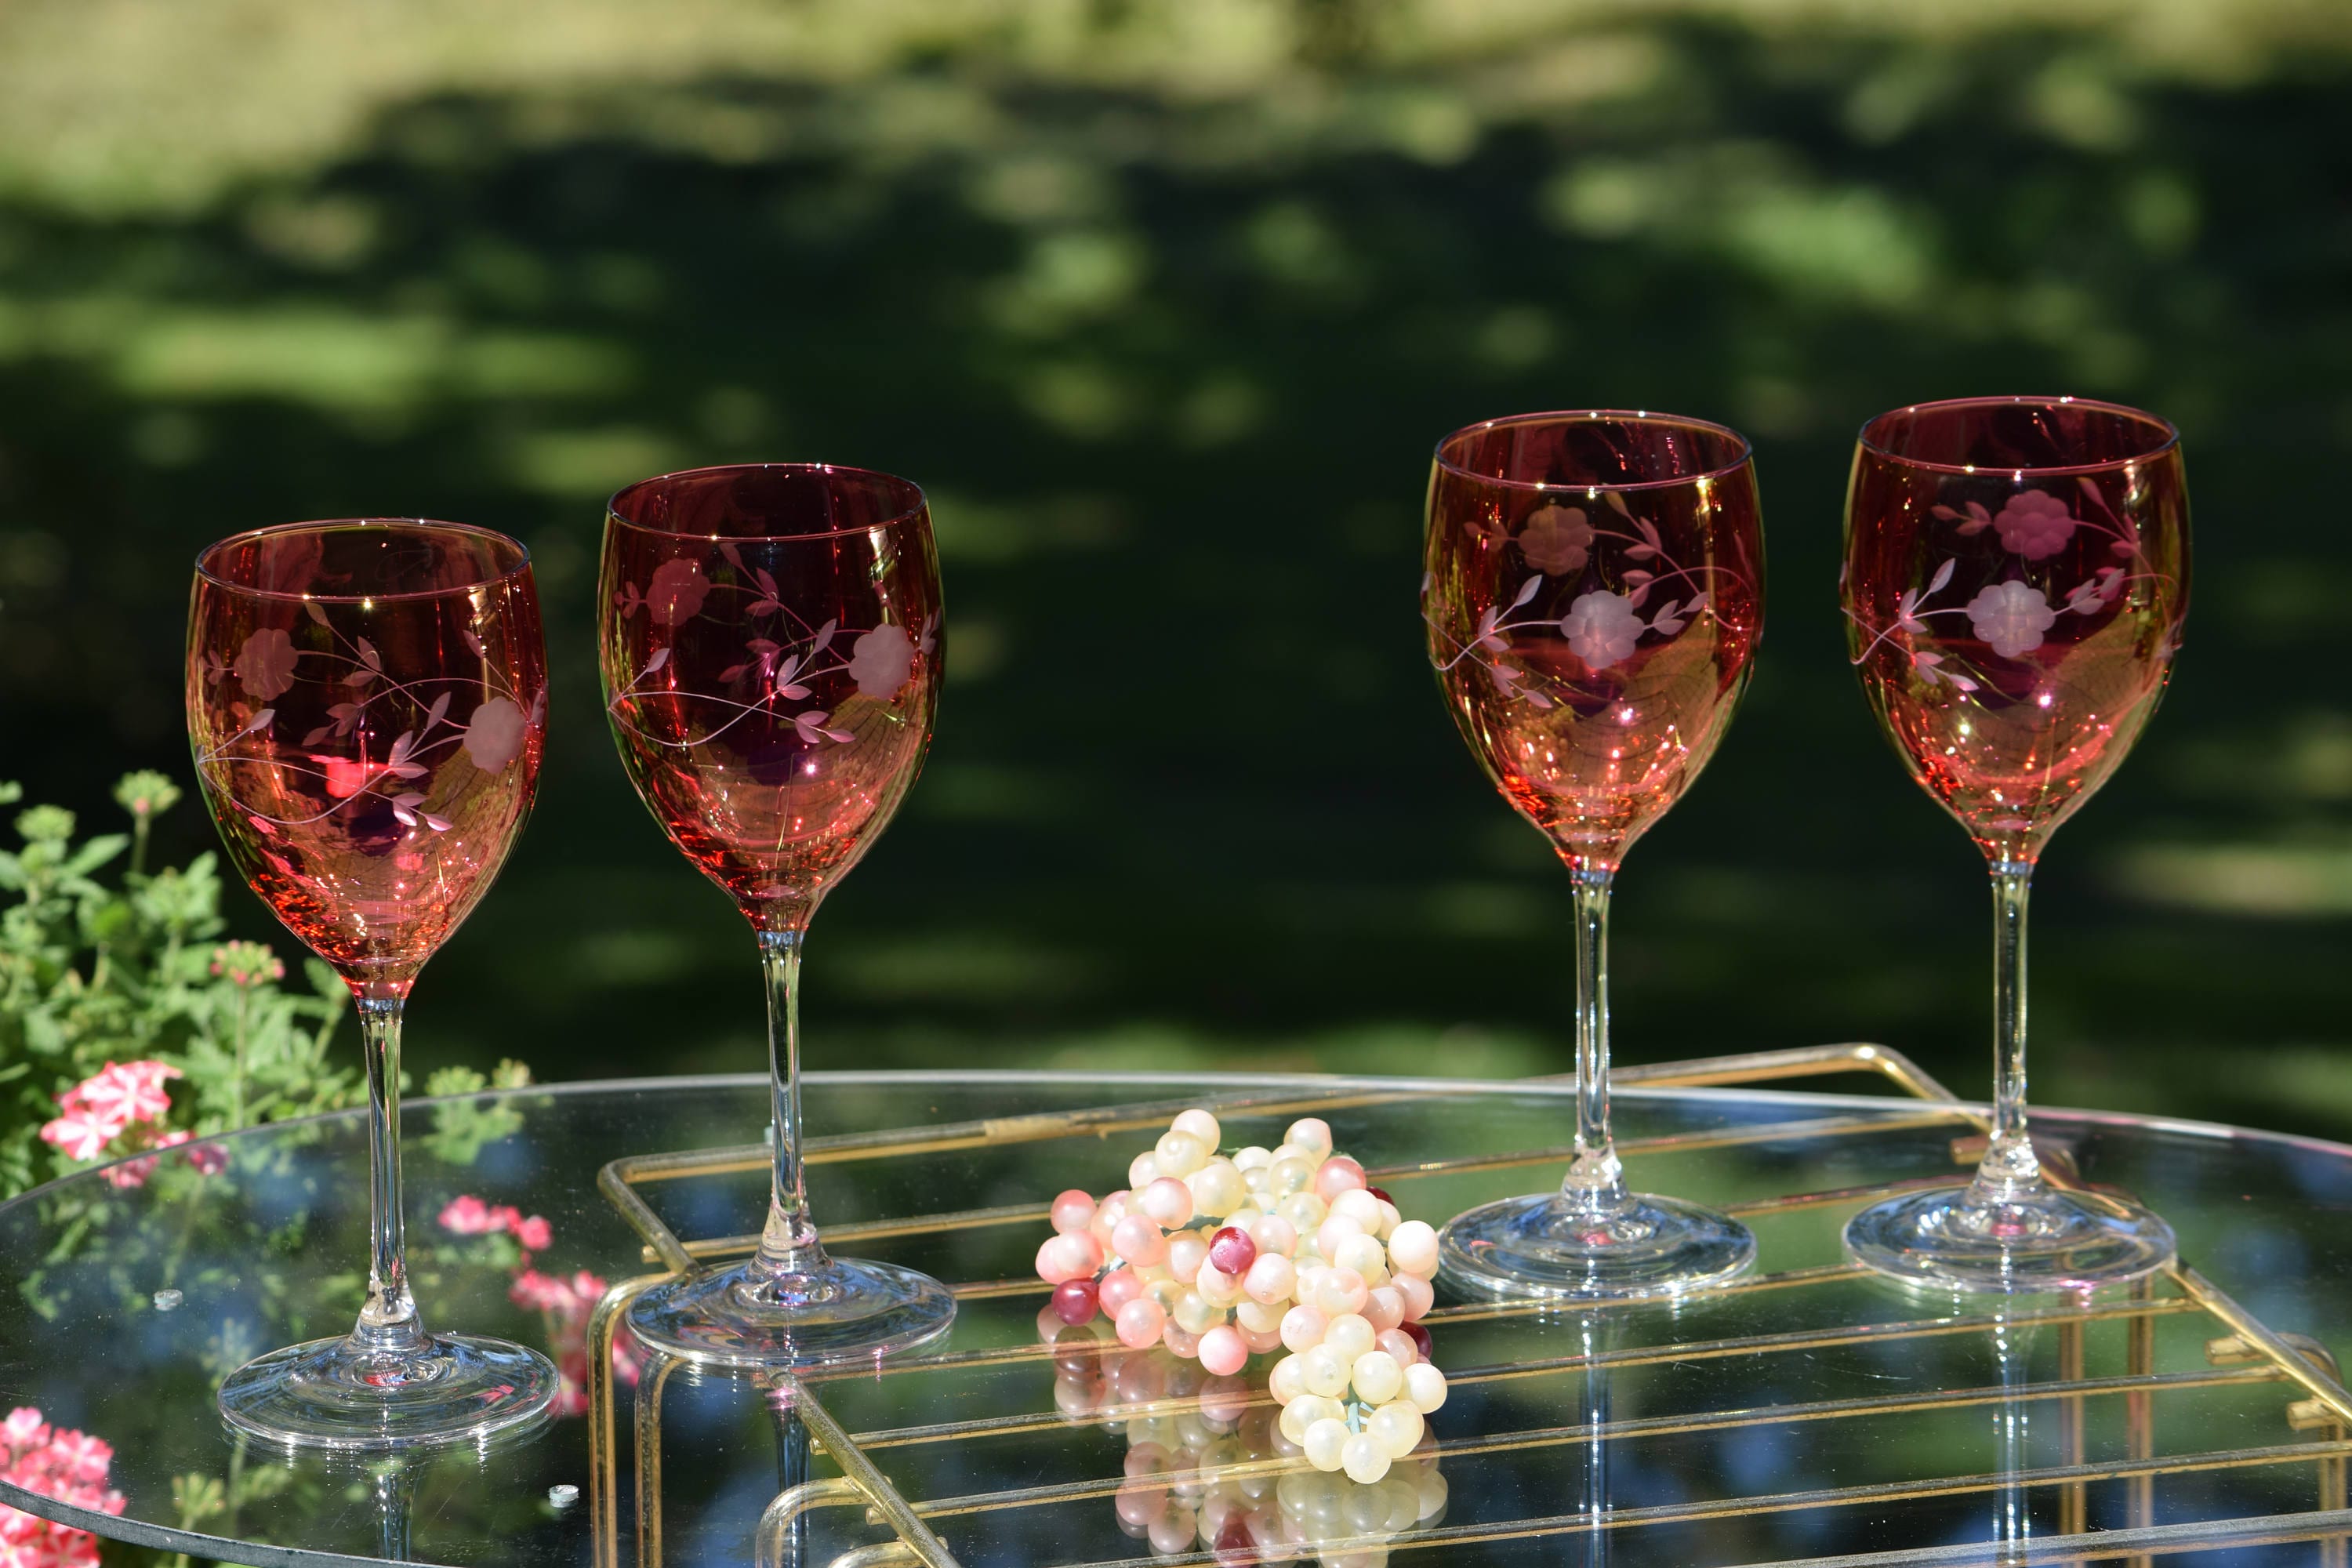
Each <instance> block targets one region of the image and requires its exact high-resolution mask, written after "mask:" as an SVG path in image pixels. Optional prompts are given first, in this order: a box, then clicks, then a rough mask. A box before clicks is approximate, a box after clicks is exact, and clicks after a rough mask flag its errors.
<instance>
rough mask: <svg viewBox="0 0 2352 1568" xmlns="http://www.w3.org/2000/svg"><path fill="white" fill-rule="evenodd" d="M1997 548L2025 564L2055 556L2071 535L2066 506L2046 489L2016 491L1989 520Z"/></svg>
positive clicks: (2071, 518) (2071, 522) (2071, 523)
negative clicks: (2016, 555)
mask: <svg viewBox="0 0 2352 1568" xmlns="http://www.w3.org/2000/svg"><path fill="white" fill-rule="evenodd" d="M1992 525H1993V528H1994V529H1995V530H1996V531H1998V532H1999V533H2000V542H2001V547H2002V548H2003V549H2006V550H2014V551H2016V552H2018V553H2019V554H2020V555H2022V556H2024V557H2025V558H2026V559H2027V560H2028V561H2039V560H2041V559H2042V557H2044V556H2047V555H2055V554H2057V553H2058V552H2060V551H2061V550H2063V549H2065V548H2066V541H2067V540H2069V539H2071V538H2073V537H2074V513H2073V512H2071V511H2068V510H2066V503H2065V502H2064V501H2062V500H2059V499H2058V498H2057V497H2056V496H2053V495H2052V494H2050V493H2049V492H2048V491H2046V490H2020V491H2018V492H2017V494H2015V495H2013V496H2011V497H2010V498H2009V504H2008V505H2007V506H2005V507H2002V508H2001V509H2000V514H1999V515H1998V516H1996V517H1995V518H1994V519H1993V520H1992Z"/></svg>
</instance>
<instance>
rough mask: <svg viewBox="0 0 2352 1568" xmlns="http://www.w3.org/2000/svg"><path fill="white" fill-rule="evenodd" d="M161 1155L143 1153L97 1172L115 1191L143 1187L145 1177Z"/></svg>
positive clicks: (150, 1172) (152, 1169)
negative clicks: (134, 1158) (133, 1158)
mask: <svg viewBox="0 0 2352 1568" xmlns="http://www.w3.org/2000/svg"><path fill="white" fill-rule="evenodd" d="M159 1158H161V1156H159V1155H155V1154H143V1155H142V1156H140V1157H139V1158H138V1159H136V1160H125V1161H123V1162H122V1163H121V1164H119V1165H109V1166H108V1167H107V1168H106V1169H105V1170H103V1171H100V1173H99V1174H100V1176H103V1177H104V1178H105V1179H106V1184H107V1185H108V1186H110V1187H112V1188H114V1189H115V1190H116V1191H117V1192H121V1191H124V1190H126V1189H128V1188H131V1187H143V1186H145V1185H146V1184H147V1178H148V1177H149V1176H150V1175H151V1174H152V1173H154V1170H155V1162H156V1161H157V1160H158V1159H159Z"/></svg>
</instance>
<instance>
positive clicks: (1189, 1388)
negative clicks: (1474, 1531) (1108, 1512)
mask: <svg viewBox="0 0 2352 1568" xmlns="http://www.w3.org/2000/svg"><path fill="white" fill-rule="evenodd" d="M1100 1330H1101V1325H1099V1324H1097V1325H1090V1326H1089V1327H1087V1328H1082V1329H1076V1330H1064V1331H1063V1333H1064V1336H1065V1338H1064V1341H1063V1351H1064V1352H1065V1353H1063V1354H1060V1355H1057V1356H1056V1358H1055V1361H1056V1371H1055V1385H1054V1403H1055V1406H1056V1408H1058V1409H1059V1410H1060V1412H1061V1413H1062V1415H1063V1418H1064V1419H1065V1420H1067V1421H1070V1422H1073V1423H1085V1424H1088V1425H1092V1424H1095V1423H1101V1424H1102V1425H1104V1426H1108V1427H1109V1428H1110V1429H1111V1430H1113V1431H1116V1432H1120V1433H1123V1434H1124V1435H1125V1436H1126V1438H1127V1443H1128V1451H1127V1458H1126V1465H1125V1468H1124V1473H1123V1474H1122V1476H1121V1477H1120V1479H1119V1483H1118V1496H1117V1498H1116V1499H1115V1500H1114V1505H1113V1506H1114V1507H1115V1508H1116V1509H1117V1510H1118V1524H1119V1528H1120V1529H1121V1530H1122V1531H1126V1532H1127V1533H1128V1534H1129V1535H1130V1536H1133V1537H1135V1538H1137V1539H1139V1540H1145V1541H1149V1542H1150V1545H1151V1549H1152V1551H1153V1552H1156V1553H1158V1554H1159V1555H1161V1556H1167V1557H1174V1556H1181V1555H1183V1554H1186V1553H1188V1552H1207V1553H1210V1554H1213V1557H1214V1560H1215V1561H1216V1562H1217V1563H1219V1564H1223V1565H1230V1568H1244V1565H1247V1568H1274V1565H1276V1564H1284V1563H1320V1564H1322V1565H1323V1568H1375V1565H1376V1564H1378V1563H1381V1562H1382V1561H1383V1560H1384V1559H1385V1557H1386V1552H1385V1550H1384V1548H1385V1546H1386V1544H1387V1542H1389V1541H1390V1540H1391V1539H1392V1538H1394V1537H1395V1536H1397V1535H1400V1534H1402V1533H1403V1532H1404V1531H1409V1530H1416V1529H1427V1528H1428V1527H1430V1526H1431V1525H1433V1524H1435V1523H1436V1522H1437V1521H1439V1520H1440V1519H1441V1518H1443V1517H1444V1511H1445V1504H1446V1491H1447V1489H1446V1484H1445V1479H1444V1476H1443V1475H1441V1474H1440V1473H1439V1470H1438V1453H1437V1445H1436V1443H1435V1441H1434V1440H1433V1439H1432V1438H1430V1437H1428V1436H1423V1438H1422V1440H1421V1443H1420V1445H1419V1447H1417V1448H1415V1449H1414V1450H1413V1451H1412V1452H1411V1453H1410V1454H1408V1455H1407V1456H1406V1457H1405V1458H1402V1460H1400V1461H1399V1462H1398V1463H1397V1465H1396V1467H1395V1468H1393V1469H1391V1471H1389V1473H1388V1474H1387V1475H1386V1476H1385V1477H1384V1478H1383V1479H1381V1481H1379V1482H1377V1483H1375V1484H1372V1485H1358V1484H1356V1483H1355V1482H1353V1481H1351V1480H1349V1479H1348V1478H1346V1477H1345V1476H1340V1475H1318V1474H1317V1473H1315V1472H1314V1471H1312V1470H1309V1469H1306V1468H1303V1467H1300V1466H1298V1464H1297V1458H1298V1455H1299V1447H1298V1445H1297V1443H1295V1442H1293V1441H1291V1440H1290V1439H1289V1438H1287V1437H1286V1436H1284V1435H1283V1432H1282V1430H1281V1428H1280V1427H1279V1426H1277V1425H1276V1420H1275V1415H1274V1412H1273V1410H1271V1409H1270V1408H1268V1407H1267V1405H1265V1404H1264V1403H1263V1395H1264V1392H1265V1385H1264V1383H1263V1380H1260V1381H1258V1382H1257V1383H1256V1384H1255V1385H1253V1384H1250V1383H1245V1382H1244V1381H1243V1380H1242V1379H1239V1378H1233V1377H1217V1376H1213V1375H1210V1374H1209V1373H1206V1372H1205V1371H1204V1370H1203V1369H1202V1367H1201V1366H1200V1364H1199V1363H1196V1362H1186V1361H1179V1360H1176V1359H1175V1358H1174V1357H1172V1356H1169V1355H1166V1354H1164V1353H1163V1352H1160V1350H1159V1349H1157V1348H1154V1349H1152V1350H1149V1351H1130V1350H1127V1349H1124V1348H1122V1347H1119V1346H1117V1345H1115V1344H1114V1345H1102V1344H1098V1343H1097V1342H1095V1341H1094V1340H1093V1339H1092V1338H1090V1337H1087V1336H1091V1335H1092V1334H1096V1333H1099V1332H1100ZM1074 1340H1076V1341H1079V1342H1076V1343H1074V1342H1073V1341H1074Z"/></svg>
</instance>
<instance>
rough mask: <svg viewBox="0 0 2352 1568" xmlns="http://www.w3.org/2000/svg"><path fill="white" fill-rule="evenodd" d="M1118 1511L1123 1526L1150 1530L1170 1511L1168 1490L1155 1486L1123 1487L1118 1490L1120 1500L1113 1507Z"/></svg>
mask: <svg viewBox="0 0 2352 1568" xmlns="http://www.w3.org/2000/svg"><path fill="white" fill-rule="evenodd" d="M1111 1506H1112V1507H1113V1508H1115V1509H1117V1510H1118V1520H1119V1522H1120V1523H1121V1524H1127V1525H1132V1526H1133V1527H1134V1528H1136V1529H1138V1530H1148V1529H1150V1527H1151V1523H1152V1521H1154V1520H1156V1519H1158V1518H1159V1517H1160V1515H1161V1514H1163V1513H1166V1512H1167V1511H1168V1489H1167V1488H1166V1487H1154V1486H1134V1485H1129V1486H1123V1487H1121V1488H1119V1489H1118V1501H1117V1502H1116V1503H1114V1504H1112V1505H1111Z"/></svg>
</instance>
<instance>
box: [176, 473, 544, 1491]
mask: <svg viewBox="0 0 2352 1568" xmlns="http://www.w3.org/2000/svg"><path fill="white" fill-rule="evenodd" d="M187 710H188V738H189V741H190V743H191V744H192V745H193V746H194V751H195V759H196V778H197V781H198V783H199V784H200V785H201V786H202V788H203V791H204V797H205V805H207V806H209V807H210V808H211V810H212V815H213V821H214V822H215V824H216V825H217V826H219V828H220V835H221V838H222V840H223V841H224V842H225V843H226V845H227V846H228V854H229V858H230V860H231V861H233V862H234V863H235V864H236V868H237V869H238V870H239V871H240V872H242V873H243V874H244V877H245V879H246V881H247V883H249V884H250V885H251V886H252V888H253V890H254V892H255V893H256V894H257V895H259V897H260V899H261V900H262V901H263V902H264V903H266V904H268V906H269V907H270V909H271V910H273V911H275V913H276V914H277V916H278V919H279V920H281V921H285V922H286V927H287V929H288V930H289V931H292V932H293V933H294V934H295V935H296V936H298V937H299V938H301V939H302V942H304V944H305V945H307V946H308V947H310V950H311V951H312V952H316V953H317V954H318V955H319V956H320V958H322V959H324V960H325V961H326V962H327V963H330V964H331V965H332V966H333V967H334V970H335V972H336V973H338V974H341V976H342V977H343V979H344V981H345V983H347V984H349V985H350V986H351V988H352V995H353V996H354V997H355V998H356V999H357V1001H358V1005H359V1016H360V1035H361V1042H362V1046H363V1047H364V1048H365V1051H366V1056H367V1079H368V1109H369V1118H370V1121H369V1128H370V1154H371V1159H370V1164H369V1174H370V1191H369V1197H370V1203H371V1206H372V1211H373V1215H372V1226H371V1232H372V1237H373V1247H372V1250H371V1252H370V1256H369V1260H368V1292H367V1304H366V1305H365V1306H364V1307H362V1309H361V1310H360V1317H359V1322H358V1325H357V1326H356V1327H354V1328H353V1329H352V1331H351V1332H350V1333H349V1334H347V1335H345V1336H343V1337H342V1338H341V1339H332V1340H319V1341H314V1342H310V1343H309V1344H299V1345H295V1346H292V1347H290V1348H289V1349H286V1350H280V1351H275V1352H271V1353H269V1354H268V1355H265V1356H263V1357H261V1358H260V1359H259V1360H257V1361H254V1362H250V1363H247V1364H246V1365H245V1366H243V1367H240V1368H239V1369H238V1370H236V1372H234V1373H230V1374H229V1376H228V1378H227V1379H226V1381H225V1382H224V1383H223V1384H221V1389H220V1408H221V1413H222V1415H225V1416H226V1418H227V1419H228V1421H229V1422H230V1424H231V1425H233V1426H237V1427H240V1428H242V1429H244V1430H246V1431H248V1432H252V1433H256V1434H257V1435H259V1436H265V1437H268V1438H272V1439H274V1440H277V1441H279V1442H284V1443H294V1444H306V1445H308V1444H318V1445H325V1446H328V1447H347V1448H350V1447H367V1448H377V1447H407V1446H415V1445H422V1444H428V1443H446V1442H452V1441H457V1440H460V1439H467V1440H471V1439H478V1438H480V1437H483V1436H487V1435H488V1434H490V1433H492V1432H496V1431H499V1430H501V1429H503V1428H506V1427H509V1426H516V1425H518V1424H520V1423H522V1422H525V1421H529V1420H530V1419H532V1418H534V1417H536V1416H538V1415H540V1414H541V1413H542V1412H543V1411H545V1410H546V1408H547V1405H548V1402H549V1400H550V1399H551V1398H552V1397H553V1395H554V1393H555V1387H556V1375H555V1369H554V1368H553V1367H552V1366H551V1365H549V1364H548V1363H547V1360H546V1358H545V1357H543V1356H541V1355H538V1354H536V1353H534V1352H530V1351H528V1350H525V1349H523V1348H521V1347H520V1346H518V1345H511V1344H508V1343H506V1342H503V1341H499V1340H491V1339H482V1338H478V1337H477V1336H474V1335H470V1334H448V1333H429V1332H427V1331H426V1330H425V1324H424V1321H423V1319H422V1317H421V1316H420V1315H419V1313H418V1310H417V1307H416V1302H415V1298H414V1297H413V1296H412V1295H411V1293H410V1290H409V1281H408V1268H407V1262H406V1258H405V1257H404V1251H403V1245H402V1226H401V1205H400V1026H401V1015H402V1011H403V1009H404V1006H405V1005H406V1004H407V1000H408V993H409V989H410V987H411V986H413V985H414V984H415V982H416V975H417V972H418V971H419V970H421V969H423V968H424V966H425V960H426V959H428V958H430V957H432V956H433V954H434V952H436V950H437V949H438V948H439V947H440V946H441V944H442V942H445V941H446V940H447V939H448V936H449V933H450V932H451V931H455V930H457V924H458V922H459V921H463V920H464V919H465V918H466V916H467V914H468V913H469V912H471V911H472V910H473V908H474V906H475V904H477V903H478V902H479V901H480V900H481V897H482V895H483V894H484V893H485V892H487V891H488V889H489V886H490V882H491V879H493V878H495V877H496V876H497V875H498V870H499V866H500V865H501V864H503V863H504V861H505V860H506V858H507V852H508V851H509V849H511V848H513V847H514V842H515V839H516V838H517V837H519V836H520V834H521V832H522V825H523V820H524V818H525V817H527V816H530V805H531V797H532V795H533V792H534V791H535V790H536V788H537V786H538V781H539V763H540V753H541V744H542V740H543V737H544V735H545V732H546V721H547V655H546V651H545V648H544V647H543V645H542V643H541V635H540V625H539V596H538V591H537V589H536V588H535V587H534V586H533V585H532V583H531V575H530V555H529V554H528V553H527V552H525V551H524V549H523V547H522V546H521V545H520V544H518V543H516V542H514V541H513V540H511V539H509V538H507V537H506V536H505V535H504V534H499V533H493V532H491V531H488V530H487V529H480V528H467V527H462V526H459V525H457V524H455V523H446V522H425V521H406V520H374V519H367V520H354V521H336V522H303V523H295V524H292V525H290V526H288V527H283V528H265V529H262V530H259V531H256V532H251V533H241V534H238V535H236V537H234V538H231V539H225V540H223V541H221V542H219V543H217V544H215V545H214V546H213V547H212V548H210V549H209V550H206V551H205V552H204V553H203V554H202V555H201V556H199V557H198V558H197V561H196V579H195V589H194V597H193V599H192V602H191V604H190V605H189V610H188V668H187Z"/></svg>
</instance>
